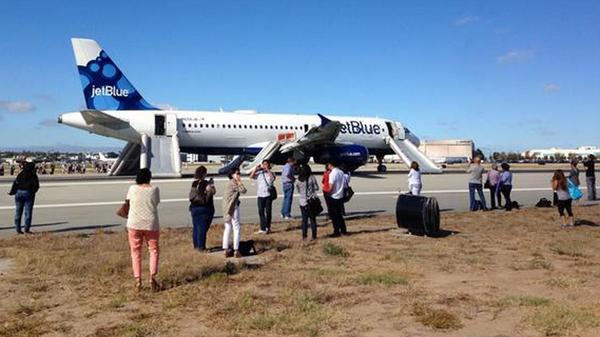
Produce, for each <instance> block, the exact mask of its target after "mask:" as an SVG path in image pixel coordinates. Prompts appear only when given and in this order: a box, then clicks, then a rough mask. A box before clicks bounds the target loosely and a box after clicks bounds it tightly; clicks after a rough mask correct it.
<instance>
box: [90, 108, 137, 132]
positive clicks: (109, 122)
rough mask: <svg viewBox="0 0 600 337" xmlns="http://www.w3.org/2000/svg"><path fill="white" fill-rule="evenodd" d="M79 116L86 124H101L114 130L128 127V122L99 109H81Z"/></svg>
mask: <svg viewBox="0 0 600 337" xmlns="http://www.w3.org/2000/svg"><path fill="white" fill-rule="evenodd" d="M81 116H82V117H83V119H84V120H85V122H86V123H87V124H95V125H102V126H104V127H107V128H109V129H115V130H120V129H126V128H128V127H129V123H128V122H126V121H124V120H122V119H119V118H117V117H114V116H111V115H109V114H107V113H104V112H102V111H100V110H83V111H81Z"/></svg>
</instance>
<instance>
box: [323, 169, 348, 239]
mask: <svg viewBox="0 0 600 337" xmlns="http://www.w3.org/2000/svg"><path fill="white" fill-rule="evenodd" d="M327 168H328V169H329V170H331V173H330V174H329V187H330V193H329V197H330V202H329V204H328V205H327V206H328V208H329V209H328V212H329V218H330V219H331V222H332V224H333V234H332V235H331V236H332V237H338V236H340V235H347V234H348V232H347V230H346V222H345V220H344V200H343V199H344V190H345V188H346V181H347V179H346V178H345V175H344V172H343V171H342V170H340V169H339V168H337V167H336V166H335V164H334V163H328V164H327Z"/></svg>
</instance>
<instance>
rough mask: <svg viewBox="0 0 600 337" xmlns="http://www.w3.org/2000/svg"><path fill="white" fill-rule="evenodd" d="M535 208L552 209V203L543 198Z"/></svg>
mask: <svg viewBox="0 0 600 337" xmlns="http://www.w3.org/2000/svg"><path fill="white" fill-rule="evenodd" d="M535 207H540V208H552V201H550V200H548V199H546V198H541V199H540V201H538V202H537V204H535Z"/></svg>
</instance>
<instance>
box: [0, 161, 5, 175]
mask: <svg viewBox="0 0 600 337" xmlns="http://www.w3.org/2000/svg"><path fill="white" fill-rule="evenodd" d="M3 175H4V162H3V161H0V176H3Z"/></svg>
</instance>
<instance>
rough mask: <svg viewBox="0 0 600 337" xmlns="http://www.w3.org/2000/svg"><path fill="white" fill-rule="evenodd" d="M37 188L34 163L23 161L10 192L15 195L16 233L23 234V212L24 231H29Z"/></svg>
mask: <svg viewBox="0 0 600 337" xmlns="http://www.w3.org/2000/svg"><path fill="white" fill-rule="evenodd" d="M39 189H40V181H39V180H38V176H37V174H36V173H35V164H34V163H25V166H24V167H23V170H22V171H21V172H20V173H19V174H18V175H17V178H16V179H15V181H14V182H13V186H12V189H11V193H10V194H11V195H14V196H15V228H16V229H17V234H23V231H22V230H21V218H22V216H23V212H24V213H25V233H31V218H32V215H33V204H34V202H35V194H36V193H37V191H38V190H39Z"/></svg>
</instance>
